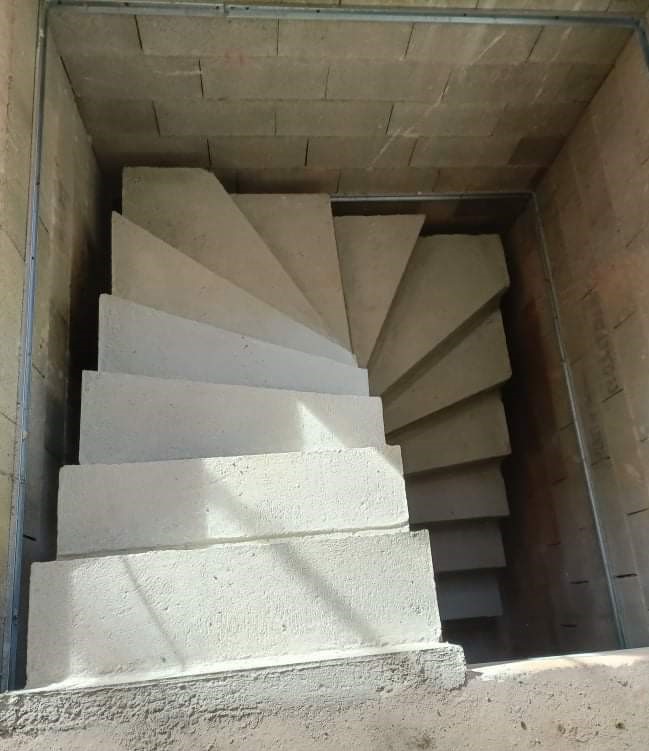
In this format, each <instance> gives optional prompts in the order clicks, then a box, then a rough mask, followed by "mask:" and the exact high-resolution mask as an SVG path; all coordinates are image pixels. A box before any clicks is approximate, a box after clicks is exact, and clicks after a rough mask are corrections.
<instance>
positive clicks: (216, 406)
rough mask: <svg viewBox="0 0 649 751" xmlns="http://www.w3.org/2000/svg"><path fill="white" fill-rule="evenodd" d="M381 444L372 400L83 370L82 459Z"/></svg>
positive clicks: (98, 460)
mask: <svg viewBox="0 0 649 751" xmlns="http://www.w3.org/2000/svg"><path fill="white" fill-rule="evenodd" d="M384 443H385V438H384V431H383V418H382V410H381V401H380V399H378V398H376V397H367V396H342V395H331V394H313V393H310V392H306V391H287V390H282V389H264V388H254V387H251V386H228V385H220V384H218V385H217V384H212V383H197V382H195V381H176V380H166V379H159V378H147V377H144V376H131V375H123V374H118V373H95V372H90V371H86V372H84V376H83V387H82V399H81V432H80V448H79V462H80V463H81V464H97V463H103V464H119V463H122V462H137V461H141V462H145V461H157V460H163V459H194V458H199V457H214V456H238V455H242V454H268V453H281V452H285V451H313V450H317V449H341V448H361V447H364V446H382V445H384Z"/></svg>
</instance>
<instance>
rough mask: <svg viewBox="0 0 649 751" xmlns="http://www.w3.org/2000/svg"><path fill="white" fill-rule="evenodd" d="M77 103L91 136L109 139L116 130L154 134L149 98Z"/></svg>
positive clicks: (154, 120)
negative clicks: (95, 135) (146, 99)
mask: <svg viewBox="0 0 649 751" xmlns="http://www.w3.org/2000/svg"><path fill="white" fill-rule="evenodd" d="M77 104H78V106H79V112H80V114H81V117H82V119H83V122H84V125H85V126H86V129H87V130H88V132H89V133H92V134H93V135H94V134H97V135H102V136H104V137H111V138H112V136H113V134H114V133H115V132H118V133H121V134H123V135H135V136H141V137H148V138H157V136H158V124H157V122H156V114H155V111H154V109H153V104H152V103H151V102H150V101H139V100H128V99H79V100H78V103H77ZM174 135H183V134H182V133H177V134H174Z"/></svg>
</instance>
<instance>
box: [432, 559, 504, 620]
mask: <svg viewBox="0 0 649 751" xmlns="http://www.w3.org/2000/svg"><path fill="white" fill-rule="evenodd" d="M437 600H438V603H439V612H440V617H441V619H442V620H443V621H455V620H460V619H463V618H496V617H498V616H500V615H502V614H503V604H502V598H501V596H500V585H499V583H498V575H497V574H496V573H495V572H494V571H464V572H460V573H454V574H442V575H441V576H439V577H438V579H437Z"/></svg>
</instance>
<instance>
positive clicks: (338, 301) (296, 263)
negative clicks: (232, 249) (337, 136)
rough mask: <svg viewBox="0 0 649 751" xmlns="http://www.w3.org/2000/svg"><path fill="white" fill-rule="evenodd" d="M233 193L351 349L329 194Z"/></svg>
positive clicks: (339, 338)
mask: <svg viewBox="0 0 649 751" xmlns="http://www.w3.org/2000/svg"><path fill="white" fill-rule="evenodd" d="M232 198H233V200H234V202H235V203H236V204H237V206H238V207H239V209H240V210H241V211H242V212H243V214H244V216H245V217H246V218H247V219H248V221H249V222H250V223H251V224H252V226H253V227H254V228H255V229H256V230H257V232H258V233H259V235H260V236H261V237H262V238H263V239H264V241H265V242H266V244H267V245H268V247H269V248H270V249H271V250H272V252H273V253H274V254H275V256H276V258H277V259H278V261H279V262H280V263H281V265H282V266H283V268H284V269H285V270H286V271H287V272H288V274H289V275H290V276H291V278H292V279H293V281H294V282H295V283H296V284H297V286H298V287H299V288H300V290H301V291H302V293H303V294H304V296H305V297H306V298H307V300H308V301H309V303H310V304H311V306H312V307H313V308H314V310H315V311H316V312H317V313H318V314H319V316H320V318H321V319H322V320H323V321H324V323H325V325H326V326H327V330H328V331H329V332H330V333H331V334H332V335H333V337H334V339H335V340H336V341H337V342H338V343H339V344H341V345H342V346H344V347H346V348H347V349H351V345H350V341H349V326H348V323H347V310H346V307H345V298H344V296H343V286H342V280H341V278H340V264H339V261H338V250H337V247H336V237H335V235H334V225H333V217H332V215H331V200H330V198H329V196H328V195H322V194H312V195H309V194H304V193H301V194H288V195H286V194H271V193H265V194H245V195H242V194H239V195H233V196H232Z"/></svg>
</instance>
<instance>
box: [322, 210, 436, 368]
mask: <svg viewBox="0 0 649 751" xmlns="http://www.w3.org/2000/svg"><path fill="white" fill-rule="evenodd" d="M334 223H335V228H336V240H337V244H338V255H339V258H340V270H341V275H342V280H343V286H344V290H345V301H346V304H347V317H348V319H349V329H350V334H351V340H352V344H353V351H354V354H355V355H356V357H357V358H358V362H359V364H361V365H362V366H365V365H367V363H368V361H369V359H370V355H371V354H372V350H373V349H374V345H375V343H376V340H377V338H378V336H379V332H380V331H381V327H382V325H383V322H384V321H385V318H386V316H387V314H388V310H389V309H390V305H391V303H392V300H393V298H394V295H395V293H396V291H397V287H398V286H399V282H400V281H401V277H402V276H403V272H404V270H405V268H406V264H407V263H408V259H409V258H410V254H411V253H412V250H413V248H414V246H415V242H416V241H417V238H418V237H419V233H420V232H421V228H422V226H423V223H424V216H422V215H412V216H407V215H403V216H369V217H366V216H339V217H336V219H335V220H334Z"/></svg>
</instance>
